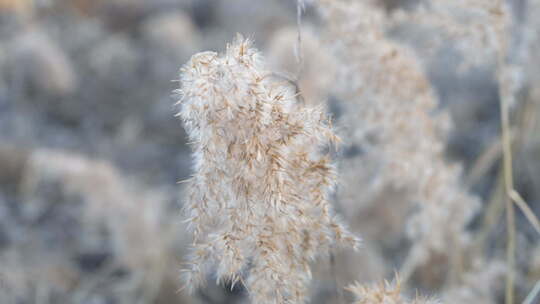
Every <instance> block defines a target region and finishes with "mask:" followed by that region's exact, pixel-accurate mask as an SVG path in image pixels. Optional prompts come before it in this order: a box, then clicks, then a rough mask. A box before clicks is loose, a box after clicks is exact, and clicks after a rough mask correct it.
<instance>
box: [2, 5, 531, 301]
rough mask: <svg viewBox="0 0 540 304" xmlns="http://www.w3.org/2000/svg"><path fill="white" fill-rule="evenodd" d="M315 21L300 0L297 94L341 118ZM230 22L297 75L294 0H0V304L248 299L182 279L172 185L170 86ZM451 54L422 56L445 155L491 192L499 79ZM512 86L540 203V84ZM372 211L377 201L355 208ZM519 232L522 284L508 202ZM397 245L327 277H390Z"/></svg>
mask: <svg viewBox="0 0 540 304" xmlns="http://www.w3.org/2000/svg"><path fill="white" fill-rule="evenodd" d="M409 2H411V1H403V2H400V1H385V2H384V3H383V5H385V6H386V7H387V9H392V8H393V7H395V6H398V5H407V3H409ZM319 23H320V19H319V17H318V16H317V13H316V11H315V10H314V9H313V8H310V7H308V8H307V10H306V12H305V14H304V18H303V26H304V27H305V29H303V31H304V35H305V37H304V43H305V45H306V46H305V52H306V58H305V59H306V60H305V63H306V66H305V73H304V75H305V77H304V78H303V79H304V82H303V83H301V84H300V85H301V89H302V90H303V91H304V96H305V97H308V98H312V99H320V100H329V104H328V109H329V110H330V111H331V112H332V113H333V115H334V117H335V118H336V119H337V120H338V125H339V117H340V111H341V109H340V106H339V100H336V98H333V96H331V95H328V93H327V88H325V85H327V83H326V82H324V81H323V80H322V79H321V77H320V76H321V70H320V68H319V67H318V64H322V63H323V62H325V61H324V60H322V61H321V58H325V57H324V52H323V49H322V47H321V45H320V43H323V42H324V41H321V40H320V37H318V36H319V35H318V34H317V33H318V31H317V30H313V29H314V28H316V26H317V25H318V24H319ZM237 32H240V33H242V34H244V35H245V36H247V37H251V38H253V40H254V41H255V45H256V46H257V47H258V48H259V49H260V50H262V51H263V52H264V53H265V54H267V56H268V59H269V61H270V63H271V64H272V65H273V66H274V67H275V68H276V70H279V71H281V72H284V73H294V71H295V69H296V68H292V69H291V67H292V66H294V55H293V48H294V43H295V39H296V3H295V2H294V1H290V0H272V1H250V0H228V1H212V0H191V1H190V0H152V1H145V0H0V303H6V304H11V303H76V304H79V303H88V304H109V303H111V304H113V303H141V304H143V303H145V304H146V303H240V302H245V299H246V297H245V295H244V293H245V292H244V291H243V290H242V289H241V287H235V288H234V289H232V290H231V289H230V288H229V289H227V288H222V287H217V286H213V285H212V282H213V281H212V280H210V286H209V287H208V288H205V289H204V290H200V291H199V292H197V293H196V294H195V295H192V296H188V295H186V294H185V293H184V292H181V291H179V288H180V286H181V283H180V280H179V275H180V272H179V270H180V268H181V267H182V265H181V263H182V256H183V255H184V254H185V253H186V250H187V246H188V244H189V241H190V235H187V234H186V233H185V232H184V228H183V226H182V223H181V216H180V209H181V206H182V199H183V198H182V191H181V186H180V185H178V184H177V182H178V181H181V180H183V179H185V178H187V177H189V174H190V162H191V159H190V150H189V147H188V146H187V145H186V136H185V133H184V131H183V127H182V124H181V122H180V121H179V120H178V119H177V118H175V117H174V114H175V112H176V109H175V106H174V103H175V102H176V99H177V97H176V96H175V95H174V94H173V91H174V90H175V89H177V88H178V82H177V81H176V79H178V73H179V68H180V67H181V66H182V64H183V63H185V62H186V61H187V60H188V59H189V57H190V56H191V55H192V54H194V53H195V52H198V51H202V50H216V51H220V50H223V49H224V47H225V44H226V43H227V42H229V41H231V40H232V38H233V37H234V36H235V34H236V33H237ZM392 35H393V36H395V37H397V38H398V39H403V40H406V41H407V43H410V44H411V45H413V47H415V46H416V47H418V48H419V49H421V45H422V44H421V41H422V39H424V38H425V37H424V38H422V35H420V34H418V33H415V32H414V31H410V30H408V29H407V28H403V29H396V31H395V33H392ZM319 52H321V54H319ZM456 56H458V55H456V54H455V53H452V51H451V50H448V51H444V52H439V53H437V54H434V55H432V56H431V57H430V56H426V58H424V59H425V63H426V65H427V70H428V74H429V76H430V77H431V79H432V80H433V83H434V84H435V88H436V90H437V93H438V95H439V97H440V100H441V105H440V106H441V107H443V108H445V109H447V110H448V112H449V113H450V114H451V116H452V118H453V120H454V122H455V127H454V129H453V130H452V133H451V137H450V141H449V143H448V157H449V159H452V160H456V161H459V162H463V163H464V164H465V168H466V171H467V172H469V173H471V172H472V173H471V175H468V176H469V177H471V178H473V180H472V181H470V182H471V183H470V184H471V188H472V189H473V191H474V192H475V193H476V194H478V195H480V196H481V197H482V198H483V199H484V200H489V199H490V198H492V197H494V196H495V195H499V196H500V193H499V194H497V193H498V192H497V189H500V188H501V185H500V180H499V179H498V176H499V166H498V164H497V161H498V160H499V159H500V148H499V149H498V147H499V146H498V145H497V142H498V136H499V111H498V109H499V108H498V97H497V86H496V82H495V80H494V78H493V70H492V69H490V68H489V67H487V68H478V69H474V70H473V71H472V72H470V73H468V74H467V75H466V76H463V75H459V76H458V72H457V71H455V69H452V65H453V62H454V61H453V60H455V58H456ZM288 69H289V70H288ZM532 74H534V73H532ZM537 75H538V74H537ZM319 80H320V81H321V83H319V82H318V81H319ZM537 81H538V79H534V78H533V81H532V82H531V83H533V84H538V82H537ZM522 98H523V100H524V101H523V102H522V103H521V104H520V106H518V108H517V110H516V111H515V112H516V113H517V114H516V115H515V119H516V121H517V123H516V130H515V132H517V134H520V136H519V137H518V138H517V139H516V151H515V153H516V172H519V174H517V177H516V183H517V186H518V187H519V189H518V190H519V191H520V192H521V193H522V194H523V196H524V197H525V198H526V199H527V201H528V203H529V205H530V206H531V208H532V209H533V210H534V211H535V212H536V213H537V214H538V213H539V212H540V203H539V198H540V197H539V193H538V189H540V188H539V187H540V171H539V170H540V162H538V161H539V157H540V153H539V152H540V127H539V124H538V123H537V114H538V113H539V111H540V109H539V105H538V101H539V99H540V91H539V90H538V89H537V86H536V87H535V86H534V85H531V87H530V88H527V90H526V91H524V93H523V96H522ZM349 152H350V151H349ZM471 168H474V169H475V171H473V170H472V169H471ZM470 169H471V170H470ZM338 209H339V208H338ZM378 212H384V211H381V210H380V209H374V210H372V213H368V214H366V215H364V216H365V217H371V218H373V216H374V215H375V216H381V215H380V214H378ZM382 217H384V216H382ZM375 218H376V217H375ZM358 220H359V221H362V219H361V218H359V219H358ZM393 221H395V222H393ZM377 222H379V223H380V225H381V226H380V227H379V226H377V225H378V224H377ZM377 222H374V221H373V220H371V221H368V222H367V223H368V224H369V225H367V226H366V225H365V224H364V226H362V224H358V225H356V224H351V226H353V228H354V229H355V232H356V233H359V234H360V235H365V236H366V237H367V239H368V241H369V240H373V241H376V240H377V239H378V238H381V237H384V233H385V232H387V231H384V230H385V229H387V228H388V226H386V225H387V224H388V225H392V223H394V226H395V225H399V224H397V223H400V220H399V214H398V215H396V214H389V215H388V216H387V217H386V222H385V221H384V220H381V221H378V220H377ZM481 222H482V218H481V217H479V218H478V219H476V220H475V221H474V222H473V223H472V224H471V225H472V228H474V227H478V226H480V223H481ZM518 228H519V229H520V231H522V233H521V234H520V235H519V238H518V240H517V241H518V251H519V252H518V259H521V260H519V262H520V263H519V265H520V267H522V268H526V269H527V271H525V272H524V273H525V274H524V276H525V277H523V279H524V280H525V281H527V282H529V281H530V282H533V281H535V280H536V278H539V279H540V247H539V248H537V249H535V248H536V247H535V246H536V245H535V244H537V242H536V235H534V231H532V228H531V227H530V226H529V225H528V224H527V223H526V221H525V220H524V219H523V216H522V215H520V214H518ZM393 229H398V230H399V229H400V228H399V227H397V228H396V227H394V228H393ZM492 233H494V234H502V233H504V227H502V226H501V227H500V228H495V230H493V232H492ZM493 246H494V247H497V246H496V245H493ZM401 247H404V248H405V247H406V244H404V243H403V239H402V238H398V239H396V240H391V241H388V240H386V243H384V242H383V245H381V246H379V247H376V248H378V249H377V250H379V249H380V250H381V251H383V252H384V250H387V251H393V252H394V253H388V252H387V253H386V255H385V258H388V257H395V258H396V259H397V260H396V261H395V263H394V264H391V265H388V263H387V262H385V261H384V260H383V258H382V257H381V256H379V254H378V253H376V252H375V251H372V250H370V249H366V250H363V251H362V253H360V254H359V255H357V256H355V257H351V255H352V254H351V253H345V254H344V256H342V257H339V258H338V261H337V264H338V265H337V271H338V272H343V273H344V274H343V276H341V275H338V276H339V277H340V278H342V279H343V280H350V279H353V280H359V281H361V282H365V281H374V280H379V279H382V278H389V277H390V278H391V277H392V272H393V271H394V270H395V269H396V268H398V265H399V257H400V254H396V253H395V252H399V250H401V249H400V248H401ZM499 247H501V248H502V247H503V246H499ZM401 256H402V255H401ZM323 264H324V265H322V266H319V268H320V269H318V272H317V271H316V272H315V273H316V276H315V277H316V278H317V281H316V282H317V283H315V286H316V288H314V294H315V295H318V296H317V297H314V300H313V303H328V302H329V301H330V300H328V299H330V298H332V297H331V296H329V295H331V294H332V292H334V290H335V286H334V280H333V279H332V278H330V279H325V276H327V275H328V273H329V268H328V267H329V266H328V265H326V264H327V263H326V264H325V263H323ZM431 270H433V269H431ZM433 271H439V270H437V269H435V270H433ZM426 275H427V276H428V277H429V275H432V274H426ZM427 280H428V281H430V279H427ZM419 281H420V283H418V284H419V286H420V287H423V288H424V289H425V290H431V291H436V290H437V288H433V289H430V286H432V285H433V284H432V285H430V284H427V283H425V284H424V283H422V282H421V280H419ZM525 281H524V282H525ZM345 282H347V281H345ZM342 283H343V282H342ZM527 284H528V283H523V285H522V286H523V290H526V286H529V285H527ZM435 285H436V284H435Z"/></svg>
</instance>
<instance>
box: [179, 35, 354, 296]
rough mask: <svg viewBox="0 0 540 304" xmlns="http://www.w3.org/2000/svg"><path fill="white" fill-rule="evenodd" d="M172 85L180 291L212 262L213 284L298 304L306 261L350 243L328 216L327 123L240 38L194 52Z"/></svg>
mask: <svg viewBox="0 0 540 304" xmlns="http://www.w3.org/2000/svg"><path fill="white" fill-rule="evenodd" d="M181 83H182V87H181V90H180V91H179V92H180V94H181V96H182V99H181V100H180V102H179V103H180V104H181V111H180V112H179V116H180V117H181V118H182V120H183V121H184V124H185V128H186V130H187V133H188V135H189V138H190V140H191V144H192V147H193V159H194V176H193V177H192V178H191V179H189V181H188V182H189V189H188V199H187V202H186V207H185V209H186V213H187V217H188V219H187V221H188V223H189V228H190V230H191V231H193V234H194V242H193V246H194V249H193V253H192V255H191V260H190V262H189V266H188V269H187V270H186V274H187V286H188V287H189V288H194V287H196V286H198V285H200V284H201V283H202V282H203V281H204V277H205V275H206V272H207V270H208V269H209V268H210V267H213V266H216V267H217V274H216V276H217V279H218V281H230V282H231V283H232V284H233V285H234V284H235V283H237V282H238V281H242V283H243V284H245V286H246V288H247V290H248V292H249V294H250V297H251V298H252V300H253V302H254V303H289V302H290V303H302V302H304V301H305V300H306V295H307V285H308V283H309V281H310V278H311V272H310V266H309V262H310V261H312V260H313V259H314V258H315V257H317V256H320V255H325V254H328V253H329V252H330V250H331V248H332V246H333V244H334V242H338V243H340V244H341V245H348V246H351V247H355V248H356V247H357V246H358V242H359V241H358V239H357V238H355V237H354V236H353V235H351V234H350V233H349V232H348V231H347V230H346V229H345V228H344V227H343V226H342V225H341V224H340V223H339V221H338V220H336V219H335V218H334V217H333V215H332V214H331V208H330V204H329V202H328V194H329V191H330V190H331V189H332V187H333V186H334V183H335V172H334V168H333V167H332V165H331V163H330V159H329V156H328V155H326V154H324V153H322V152H321V151H322V149H323V148H324V147H325V146H326V145H328V144H330V143H335V142H337V141H338V138H337V137H336V136H335V134H334V133H333V131H332V129H331V127H330V125H329V123H328V121H327V118H326V117H325V115H324V113H323V112H322V111H321V109H319V108H311V107H305V106H303V105H301V104H299V103H298V102H297V96H296V95H295V94H296V92H295V90H294V88H293V87H292V86H291V85H290V84H288V82H286V81H283V80H281V79H275V78H273V77H272V73H271V72H269V71H267V70H266V68H265V64H264V61H263V58H262V56H261V55H260V54H259V53H258V52H257V50H256V49H254V48H252V47H251V43H250V41H248V40H245V39H244V38H242V37H241V36H239V37H237V39H236V40H235V41H234V42H233V43H232V44H230V45H228V46H227V49H226V51H225V53H224V54H222V55H218V54H217V53H214V52H203V53H199V54H196V55H194V56H193V57H192V58H191V59H190V60H189V61H188V63H187V64H186V65H184V67H183V68H182V74H181Z"/></svg>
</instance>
